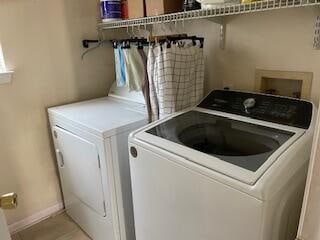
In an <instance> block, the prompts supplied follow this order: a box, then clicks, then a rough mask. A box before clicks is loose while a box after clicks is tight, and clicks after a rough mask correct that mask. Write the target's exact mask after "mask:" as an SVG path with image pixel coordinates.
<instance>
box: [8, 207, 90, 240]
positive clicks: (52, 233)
mask: <svg viewBox="0 0 320 240" xmlns="http://www.w3.org/2000/svg"><path fill="white" fill-rule="evenodd" d="M12 240H90V238H89V237H88V236H87V235H86V234H85V233H84V232H83V231H82V230H81V229H80V228H79V226H78V225H77V224H75V223H74V222H73V221H72V219H71V218H70V217H68V216H67V215H66V214H65V213H61V214H59V215H56V216H54V217H51V218H49V219H46V220H44V221H42V222H40V223H38V224H36V225H34V226H32V227H30V228H27V229H25V230H23V231H21V232H19V233H16V234H14V235H13V236H12Z"/></svg>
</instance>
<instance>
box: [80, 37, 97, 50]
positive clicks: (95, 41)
mask: <svg viewBox="0 0 320 240" xmlns="http://www.w3.org/2000/svg"><path fill="white" fill-rule="evenodd" d="M99 42H100V41H99V40H90V39H84V40H82V46H83V48H89V46H90V43H99Z"/></svg>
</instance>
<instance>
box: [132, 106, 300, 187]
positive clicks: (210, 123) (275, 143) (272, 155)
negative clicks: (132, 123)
mask: <svg viewBox="0 0 320 240" xmlns="http://www.w3.org/2000/svg"><path fill="white" fill-rule="evenodd" d="M304 133H305V130H303V129H299V128H294V127H290V126H288V127H287V126H281V125H278V124H274V123H268V122H263V121H259V120H254V119H248V118H244V117H239V116H236V115H232V114H224V113H221V112H216V111H206V110H203V109H200V108H195V109H193V110H191V111H187V112H184V113H179V114H176V115H174V116H172V117H170V118H169V119H166V120H164V121H160V122H158V123H157V124H153V125H151V126H149V127H147V128H145V129H144V130H143V131H140V132H138V133H137V134H135V136H134V137H135V138H136V139H138V140H140V141H142V142H146V143H147V144H149V145H153V146H155V147H158V148H160V149H163V150H165V151H168V152H170V153H172V154H174V155H178V156H179V157H183V158H184V159H186V160H189V161H191V162H193V163H196V164H199V165H201V166H203V167H206V168H209V169H212V170H214V171H216V172H219V173H221V174H223V175H226V176H229V177H231V178H233V179H236V180H239V181H241V182H243V183H245V184H249V185H254V184H255V183H256V182H257V180H258V179H259V178H260V177H261V176H262V175H263V173H264V172H265V171H266V170H267V169H268V168H269V167H270V166H271V165H272V164H273V163H274V162H275V161H276V160H277V159H278V158H279V156H280V155H281V154H282V153H283V152H284V151H286V150H287V149H288V148H289V147H290V146H291V145H292V144H293V143H294V142H295V141H296V140H297V139H298V138H300V137H301V136H302V135H303V134H304Z"/></svg>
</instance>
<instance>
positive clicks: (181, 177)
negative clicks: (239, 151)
mask: <svg viewBox="0 0 320 240" xmlns="http://www.w3.org/2000/svg"><path fill="white" fill-rule="evenodd" d="M132 146H134V147H135V148H136V149H137V154H138V155H137V158H134V157H130V165H131V181H132V192H133V199H134V214H135V226H136V237H137V239H138V240H150V239H152V240H163V239H166V240H194V239H197V240H208V239H219V240H230V239H237V240H256V239H259V237H260V236H259V233H260V231H261V226H262V222H261V220H262V212H263V209H262V205H263V204H262V201H260V200H258V199H256V198H253V197H251V196H249V195H247V194H245V193H242V192H240V191H237V190H235V189H233V188H231V187H227V186H226V185H223V184H221V183H219V182H217V181H215V180H213V179H210V178H208V177H206V176H204V175H202V174H200V173H198V172H196V171H194V170H191V169H188V168H186V167H184V166H182V165H180V164H177V163H176V162H173V161H171V160H170V159H169V158H165V157H164V156H160V155H157V154H156V153H154V152H151V151H148V150H146V149H144V148H141V147H139V146H137V145H132ZM169 155H170V154H169V153H168V156H169ZM172 157H174V158H175V160H176V161H177V159H179V161H186V160H184V159H182V158H179V157H177V156H172ZM204 206H205V207H204ZM230 226H232V228H230Z"/></svg>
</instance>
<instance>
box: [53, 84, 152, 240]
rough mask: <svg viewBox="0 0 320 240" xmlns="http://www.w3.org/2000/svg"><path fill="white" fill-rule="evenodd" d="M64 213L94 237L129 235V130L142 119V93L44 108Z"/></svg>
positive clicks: (128, 238) (117, 92) (114, 93)
mask: <svg viewBox="0 0 320 240" xmlns="http://www.w3.org/2000/svg"><path fill="white" fill-rule="evenodd" d="M48 112H49V118H50V124H51V130H52V136H53V141H54V147H55V151H56V155H57V162H58V168H59V173H60V179H61V185H62V191H63V197H64V203H65V208H66V211H67V214H68V215H69V216H70V217H71V218H73V219H74V220H75V222H76V223H77V224H79V225H80V227H81V228H82V229H83V230H84V231H85V232H87V233H88V235H89V236H90V237H91V238H92V239H94V240H120V239H121V240H134V239H135V233H134V220H133V210H132V195H131V183H130V169H129V153H128V135H129V133H130V132H132V131H133V130H135V129H137V128H139V127H141V126H143V125H145V124H147V113H146V107H145V104H144V100H143V96H142V93H128V91H127V90H126V89H123V88H116V87H115V85H114V86H113V88H112V90H111V92H110V94H109V96H108V97H105V98H100V99H94V100H91V101H85V102H80V103H75V104H70V105H65V106H60V107H54V108H50V109H49V110H48Z"/></svg>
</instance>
